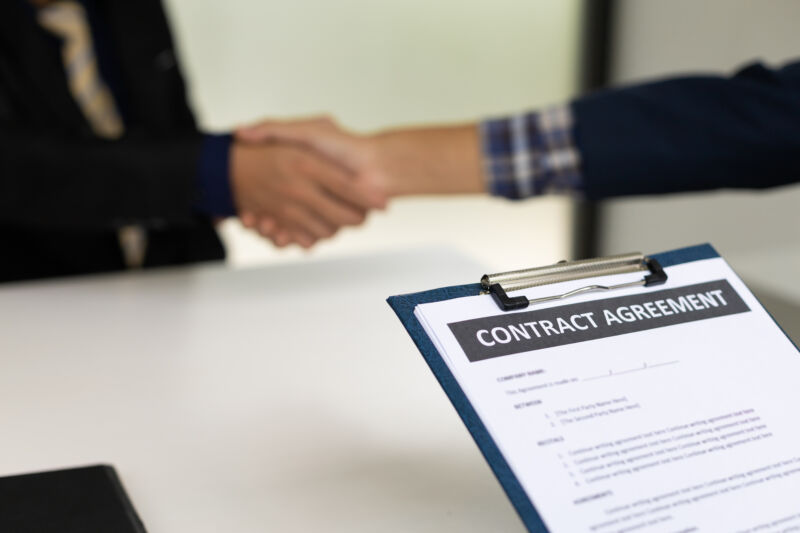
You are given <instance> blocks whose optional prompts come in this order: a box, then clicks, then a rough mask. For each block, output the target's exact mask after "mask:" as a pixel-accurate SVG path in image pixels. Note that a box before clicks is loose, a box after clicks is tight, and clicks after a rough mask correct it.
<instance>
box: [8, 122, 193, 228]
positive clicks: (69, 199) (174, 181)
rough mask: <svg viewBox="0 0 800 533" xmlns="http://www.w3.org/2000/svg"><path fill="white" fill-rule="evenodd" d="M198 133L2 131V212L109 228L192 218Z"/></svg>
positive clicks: (11, 217)
mask: <svg viewBox="0 0 800 533" xmlns="http://www.w3.org/2000/svg"><path fill="white" fill-rule="evenodd" d="M200 143H201V137H200V136H199V135H194V134H187V135H186V136H183V137H179V138H165V139H153V138H150V137H149V136H137V135H136V134H135V133H133V134H131V135H129V136H127V137H126V139H125V140H120V141H102V140H95V139H75V138H74V137H73V138H70V137H66V136H64V137H60V136H56V135H43V134H39V133H31V132H26V131H19V130H16V131H11V130H9V129H7V128H6V129H2V130H0V218H2V219H3V220H7V221H12V222H15V223H18V224H22V225H26V226H29V227H42V228H48V227H58V228H61V229H68V228H71V229H85V230H107V229H113V228H115V227H118V226H121V225H125V224H142V225H145V226H153V227H156V226H162V225H173V226H174V225H182V224H183V223H186V224H191V223H192V221H193V217H194V216H195V211H194V202H195V201H196V200H197V196H198V187H197V175H196V173H197V163H198V156H199V150H200Z"/></svg>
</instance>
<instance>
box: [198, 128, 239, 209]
mask: <svg viewBox="0 0 800 533" xmlns="http://www.w3.org/2000/svg"><path fill="white" fill-rule="evenodd" d="M231 140H232V137H231V135H230V134H225V135H210V134H209V135H206V136H205V138H204V139H203V144H202V146H201V147H200V164H199V166H198V172H197V181H198V188H199V190H200V195H199V198H198V201H197V203H196V204H195V207H196V208H197V210H198V211H201V212H202V213H205V214H206V215H210V216H217V217H226V216H234V215H236V206H235V205H234V204H233V195H232V193H231V183H230V177H229V175H228V168H229V166H228V155H229V153H230V148H231Z"/></svg>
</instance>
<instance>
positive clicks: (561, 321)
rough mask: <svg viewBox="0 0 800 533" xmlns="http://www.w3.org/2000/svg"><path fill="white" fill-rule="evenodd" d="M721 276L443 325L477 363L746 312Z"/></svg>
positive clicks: (743, 305)
mask: <svg viewBox="0 0 800 533" xmlns="http://www.w3.org/2000/svg"><path fill="white" fill-rule="evenodd" d="M749 310H750V309H749V308H748V307H747V304H745V303H744V301H743V300H742V298H741V297H740V296H739V295H738V294H737V293H736V291H735V290H734V289H733V287H731V285H730V283H728V282H727V281H726V280H723V279H720V280H716V281H710V282H706V283H699V284H696V285H688V286H685V287H679V288H677V289H668V290H662V291H655V292H645V293H640V294H636V295H633V296H622V297H618V298H609V299H605V300H595V301H590V302H584V303H579V304H572V305H564V306H559V307H551V308H548V309H542V310H538V311H526V312H522V313H507V314H502V315H496V316H491V317H484V318H476V319H472V320H465V321H463V322H454V323H451V324H448V326H449V327H450V330H451V331H452V332H453V334H454V335H455V337H456V339H457V340H458V342H459V344H460V345H461V347H462V348H463V349H464V352H465V353H466V355H467V358H468V359H469V360H470V361H472V362H476V361H483V360H485V359H491V358H493V357H501V356H504V355H510V354H515V353H522V352H529V351H532V350H540V349H543V348H553V347H555V346H563V345H566V344H573V343H576V342H584V341H591V340H596V339H602V338H605V337H613V336H616V335H624V334H627V333H634V332H637V331H646V330H650V329H655V328H661V327H665V326H674V325H676V324H684V323H686V322H694V321H697V320H705V319H709V318H717V317H722V316H727V315H733V314H737V313H744V312H747V311H749Z"/></svg>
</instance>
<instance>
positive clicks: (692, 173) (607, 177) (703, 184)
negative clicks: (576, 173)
mask: <svg viewBox="0 0 800 533" xmlns="http://www.w3.org/2000/svg"><path fill="white" fill-rule="evenodd" d="M573 110H574V113H575V119H576V126H575V128H576V129H575V141H576V144H577V146H578V149H579V151H580V153H581V159H582V162H581V165H582V172H583V176H584V185H585V189H586V193H587V196H589V197H590V198H604V197H611V196H624V195H632V194H663V193H672V192H681V191H696V190H705V189H716V188H727V187H731V188H764V187H774V186H778V185H783V184H788V183H793V182H796V181H798V180H800V63H794V64H790V65H788V66H786V67H784V68H782V69H778V70H772V69H768V68H765V67H764V66H762V65H760V64H755V65H752V66H750V67H748V68H745V69H744V70H742V71H741V72H739V73H737V74H736V75H734V76H732V77H730V78H724V77H714V76H694V77H685V78H678V79H671V80H666V81H661V82H656V83H648V84H643V85H636V86H632V87H625V88H620V89H611V90H607V91H602V92H599V93H596V94H593V95H589V96H587V97H585V98H582V99H579V100H577V101H575V102H574V103H573Z"/></svg>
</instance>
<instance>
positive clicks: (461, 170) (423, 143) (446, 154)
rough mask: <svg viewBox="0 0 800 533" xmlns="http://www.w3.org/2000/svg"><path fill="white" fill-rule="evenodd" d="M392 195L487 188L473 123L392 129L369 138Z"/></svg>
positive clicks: (478, 138)
mask: <svg viewBox="0 0 800 533" xmlns="http://www.w3.org/2000/svg"><path fill="white" fill-rule="evenodd" d="M369 143H370V145H371V147H372V152H373V154H374V159H375V162H376V167H377V168H380V169H381V170H382V171H383V173H384V180H385V189H386V191H387V194H389V195H390V196H401V195H410V194H459V193H462V194H463V193H479V192H485V190H486V185H485V178H484V174H483V161H482V159H481V152H480V136H479V131H478V128H477V127H476V126H475V125H474V124H467V125H462V126H449V127H436V128H418V129H401V130H390V131H385V132H381V133H378V134H375V135H373V136H371V137H370V138H369Z"/></svg>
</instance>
